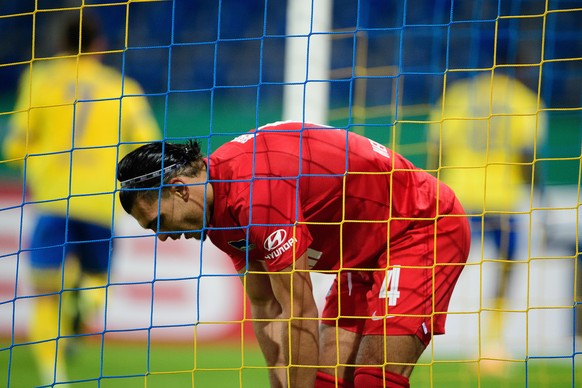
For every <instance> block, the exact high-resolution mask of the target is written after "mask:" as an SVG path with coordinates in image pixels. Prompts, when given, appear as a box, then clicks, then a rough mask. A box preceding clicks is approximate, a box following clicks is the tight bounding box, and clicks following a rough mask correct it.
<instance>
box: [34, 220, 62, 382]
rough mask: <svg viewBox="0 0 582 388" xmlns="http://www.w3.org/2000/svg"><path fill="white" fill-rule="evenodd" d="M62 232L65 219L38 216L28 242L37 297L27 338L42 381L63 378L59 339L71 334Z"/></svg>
mask: <svg viewBox="0 0 582 388" xmlns="http://www.w3.org/2000/svg"><path fill="white" fill-rule="evenodd" d="M65 233H66V220H65V219H64V218H61V217H52V216H40V217H39V219H38V221H37V224H36V226H35V229H34V231H33V233H32V238H31V243H30V248H31V251H30V262H31V267H32V268H31V285H32V288H33V292H34V294H35V295H37V296H36V297H35V298H33V299H32V301H33V304H32V312H31V315H32V316H31V320H30V322H31V323H30V327H29V330H28V337H29V340H30V341H31V342H32V343H35V345H34V346H33V352H34V355H35V358H36V361H37V364H38V367H39V371H40V375H41V379H42V383H43V384H48V383H52V382H55V381H62V380H63V379H65V378H66V377H65V357H64V356H65V351H64V340H59V338H62V337H63V336H67V335H68V334H69V333H70V316H69V315H68V311H69V310H68V309H67V307H66V305H67V304H68V303H70V300H69V298H68V297H69V296H70V294H69V293H67V292H63V291H64V289H66V287H67V285H68V284H69V283H70V282H71V281H72V280H73V279H72V277H71V276H65V271H64V270H63V265H64V262H65V259H64V258H65V257H66V255H67V249H66V246H65V244H64V242H65ZM55 377H56V380H55Z"/></svg>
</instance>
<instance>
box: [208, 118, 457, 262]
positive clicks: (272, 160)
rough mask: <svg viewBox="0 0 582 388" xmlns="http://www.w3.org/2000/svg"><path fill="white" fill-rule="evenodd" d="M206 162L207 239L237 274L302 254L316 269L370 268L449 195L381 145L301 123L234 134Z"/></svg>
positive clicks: (449, 206) (446, 207)
mask: <svg viewBox="0 0 582 388" xmlns="http://www.w3.org/2000/svg"><path fill="white" fill-rule="evenodd" d="M207 167H208V174H209V181H210V183H211V184H212V186H213V189H214V209H213V214H212V219H211V222H210V225H209V229H208V236H209V237H210V239H211V241H212V242H213V243H214V244H215V245H216V246H217V247H218V248H219V249H221V250H223V251H224V252H226V253H227V254H228V255H229V256H230V257H231V259H232V260H233V263H234V265H235V267H236V269H237V270H240V269H242V268H244V267H245V264H246V261H247V260H249V261H255V260H262V261H265V263H266V265H267V268H268V270H269V271H280V270H282V269H284V268H286V267H287V266H289V265H291V264H292V263H293V262H294V260H295V259H296V258H299V257H300V256H301V255H302V254H303V253H305V252H306V251H307V253H308V256H309V259H310V266H311V267H312V268H313V269H315V270H334V269H338V268H342V269H350V268H351V269H354V268H376V267H377V260H378V257H379V256H381V255H382V253H385V252H386V251H387V250H388V248H390V247H397V246H398V244H399V242H401V241H402V242H403V243H405V239H406V234H407V231H408V230H410V229H414V228H422V227H423V226H426V225H427V224H430V223H434V219H435V217H436V216H437V215H442V214H449V213H450V212H452V211H453V207H454V204H455V201H456V200H455V196H454V194H453V192H452V191H451V189H449V188H448V187H447V186H445V185H444V184H443V183H440V182H439V181H438V180H437V179H436V178H434V177H433V176H432V175H430V174H428V173H427V172H425V171H422V170H420V169H418V168H416V167H415V166H414V165H413V164H412V163H411V162H409V161H408V160H406V159H405V158H404V157H402V156H401V155H399V154H397V153H395V152H393V151H392V150H390V149H388V148H386V147H385V146H383V145H381V144H379V143H377V142H374V141H372V140H370V139H368V138H365V137H363V136H360V135H357V134H355V133H351V132H348V131H345V130H342V129H335V128H330V127H324V126H320V125H314V124H304V123H301V122H278V123H273V124H269V125H266V126H263V127H260V128H258V129H256V130H252V131H250V132H248V133H247V134H244V135H241V136H239V137H237V138H235V139H234V140H232V141H230V142H228V143H226V144H224V145H223V146H221V147H220V148H218V149H217V150H216V152H214V153H213V154H212V155H210V156H209V158H208V159H207ZM425 229H426V228H425ZM429 229H430V228H429Z"/></svg>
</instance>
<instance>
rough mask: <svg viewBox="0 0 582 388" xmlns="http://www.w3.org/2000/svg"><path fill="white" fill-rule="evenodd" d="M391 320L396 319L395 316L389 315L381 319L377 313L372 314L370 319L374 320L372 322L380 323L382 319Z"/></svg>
mask: <svg viewBox="0 0 582 388" xmlns="http://www.w3.org/2000/svg"><path fill="white" fill-rule="evenodd" d="M390 318H395V317H394V315H387V316H381V317H379V316H377V315H376V312H375V311H374V312H373V313H372V316H371V317H370V319H372V321H380V320H382V319H390Z"/></svg>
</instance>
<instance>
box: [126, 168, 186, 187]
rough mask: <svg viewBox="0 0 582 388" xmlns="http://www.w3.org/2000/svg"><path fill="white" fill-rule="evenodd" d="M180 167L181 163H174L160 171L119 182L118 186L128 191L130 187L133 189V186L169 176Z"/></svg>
mask: <svg viewBox="0 0 582 388" xmlns="http://www.w3.org/2000/svg"><path fill="white" fill-rule="evenodd" d="M180 167H182V164H181V163H174V164H172V165H170V166H168V167H164V168H163V169H162V170H157V171H154V172H148V173H147V174H143V175H140V176H136V177H134V178H130V179H127V180H124V181H123V182H119V184H120V185H121V188H122V189H129V188H132V186H133V187H135V185H136V184H138V183H141V182H145V181H149V180H150V179H153V178H157V177H159V176H162V175H163V176H164V177H166V176H167V175H170V173H172V172H173V171H175V170H177V169H179V168H180Z"/></svg>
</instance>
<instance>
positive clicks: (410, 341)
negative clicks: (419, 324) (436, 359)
mask: <svg viewBox="0 0 582 388" xmlns="http://www.w3.org/2000/svg"><path fill="white" fill-rule="evenodd" d="M425 348H426V345H425V344H424V342H423V341H422V340H421V339H420V338H419V337H418V336H416V335H397V336H392V335H388V336H382V335H366V336H364V337H363V338H362V342H361V345H360V351H359V352H358V357H357V358H356V364H357V365H362V366H360V367H358V368H357V369H356V371H355V376H354V383H355V386H356V387H367V388H373V387H384V386H386V387H388V388H398V387H409V386H410V384H409V378H410V374H411V373H412V370H413V368H414V365H415V364H416V362H417V361H418V359H419V358H420V356H421V355H422V352H423V351H424V349H425Z"/></svg>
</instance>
